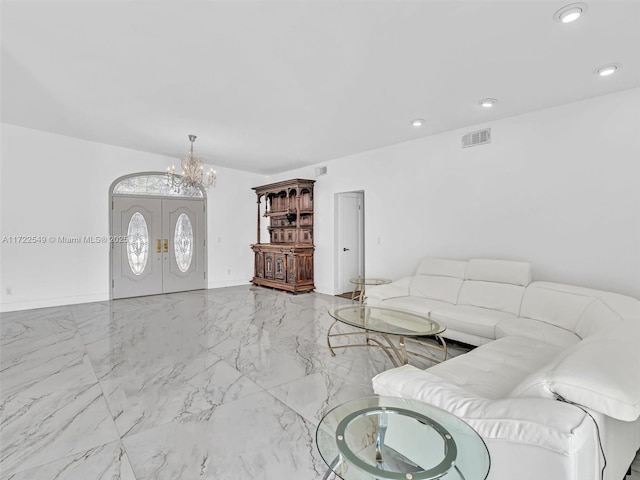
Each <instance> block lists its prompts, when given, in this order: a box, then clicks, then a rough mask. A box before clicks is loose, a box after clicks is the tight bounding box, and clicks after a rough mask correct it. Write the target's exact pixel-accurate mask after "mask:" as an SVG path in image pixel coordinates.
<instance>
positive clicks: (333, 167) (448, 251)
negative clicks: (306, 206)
mask: <svg viewBox="0 0 640 480" xmlns="http://www.w3.org/2000/svg"><path fill="white" fill-rule="evenodd" d="M498 108H499V106H498ZM481 127H491V129H492V143H491V144H490V145H483V146H478V147H474V148H468V149H461V147H460V137H461V136H462V134H463V133H466V132H469V131H473V130H475V129H477V128H481ZM345 135H348V132H345ZM319 165H326V166H328V174H327V175H325V176H321V177H319V178H318V179H317V183H316V190H315V209H316V210H315V211H316V217H315V220H316V223H315V243H316V247H317V249H316V259H315V265H316V286H317V289H318V291H321V292H326V293H331V294H333V293H337V290H336V288H335V278H334V273H335V272H334V196H335V194H336V193H338V192H345V191H353V190H364V192H365V218H366V220H365V237H366V244H365V249H366V262H365V268H366V274H367V275H368V276H383V277H390V278H398V277H401V276H404V275H408V274H411V273H412V272H413V271H414V269H415V267H416V264H417V262H418V260H419V259H420V258H422V257H424V256H436V257H449V258H463V259H466V258H479V257H484V258H503V259H516V260H528V261H530V262H532V263H533V269H534V270H533V272H534V279H537V280H553V281H558V282H566V283H571V284H576V285H583V286H589V287H594V288H601V289H605V290H612V291H617V292H620V293H625V294H629V295H633V296H636V297H640V187H639V185H640V88H636V89H632V90H627V91H623V92H620V93H616V94H612V95H607V96H602V97H597V98H593V99H588V100H584V101H581V102H576V103H571V104H567V105H564V106H561V107H555V108H550V109H545V110H539V111H536V112H533V113H529V114H526V115H521V116H518V117H512V118H508V119H504V120H500V121H495V122H491V123H489V124H486V125H478V126H476V127H469V128H466V129H464V130H458V131H453V132H447V133H443V134H439V135H435V136H431V137H425V138H422V139H418V140H414V141H410V142H405V143H401V144H397V145H392V146H389V147H385V148H380V149H377V150H373V151H368V152H363V153H360V154H357V155H352V156H349V157H345V158H341V159H338V160H335V161H331V162H323V163H321V164H319ZM314 167H315V166H312V167H308V168H302V169H299V170H295V171H289V172H285V173H282V174H280V175H274V176H271V177H270V178H269V182H275V181H278V180H283V179H286V178H315V175H314Z"/></svg>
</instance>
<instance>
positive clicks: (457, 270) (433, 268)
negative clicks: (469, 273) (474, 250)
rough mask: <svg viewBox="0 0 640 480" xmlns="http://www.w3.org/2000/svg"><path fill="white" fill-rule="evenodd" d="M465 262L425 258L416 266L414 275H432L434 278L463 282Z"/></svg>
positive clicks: (465, 268)
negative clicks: (446, 278)
mask: <svg viewBox="0 0 640 480" xmlns="http://www.w3.org/2000/svg"><path fill="white" fill-rule="evenodd" d="M466 270H467V262H463V261H460V260H445V259H442V258H425V259H423V260H422V261H421V262H420V265H418V269H417V270H416V275H433V276H436V277H452V278H459V279H461V280H464V273H465V271H466Z"/></svg>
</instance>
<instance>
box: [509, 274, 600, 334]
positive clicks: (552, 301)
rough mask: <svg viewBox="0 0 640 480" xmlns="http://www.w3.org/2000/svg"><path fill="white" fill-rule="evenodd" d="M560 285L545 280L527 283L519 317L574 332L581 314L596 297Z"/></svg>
mask: <svg viewBox="0 0 640 480" xmlns="http://www.w3.org/2000/svg"><path fill="white" fill-rule="evenodd" d="M559 287H560V288H559ZM561 287H562V285H555V284H552V283H547V282H545V283H542V282H534V283H532V284H531V285H529V286H528V287H527V290H526V292H525V294H524V297H523V299H522V308H521V309H520V317H524V318H533V319H534V320H540V321H542V322H545V323H549V324H551V325H556V326H558V327H561V328H564V329H565V330H569V331H572V332H574V331H575V329H576V326H577V324H578V321H579V320H580V318H581V317H582V314H583V313H584V312H585V311H586V310H587V307H589V305H590V304H591V303H593V302H594V301H595V300H596V298H595V297H593V296H587V295H584V294H581V293H572V292H568V291H565V290H563V289H562V288H561Z"/></svg>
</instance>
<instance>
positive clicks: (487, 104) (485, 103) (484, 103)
mask: <svg viewBox="0 0 640 480" xmlns="http://www.w3.org/2000/svg"><path fill="white" fill-rule="evenodd" d="M497 102H498V100H496V99H495V98H483V99H482V100H480V102H479V103H480V106H481V107H484V108H491V107H493V106H494V105H495V104H496V103H497Z"/></svg>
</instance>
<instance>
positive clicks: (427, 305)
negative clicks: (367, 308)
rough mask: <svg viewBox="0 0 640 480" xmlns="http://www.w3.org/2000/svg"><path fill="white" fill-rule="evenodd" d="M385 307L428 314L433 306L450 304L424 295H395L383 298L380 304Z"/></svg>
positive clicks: (438, 306) (439, 306)
mask: <svg viewBox="0 0 640 480" xmlns="http://www.w3.org/2000/svg"><path fill="white" fill-rule="evenodd" d="M380 306H381V307H385V308H397V309H399V310H408V311H410V312H413V313H417V314H418V315H425V316H426V315H428V314H429V313H430V312H431V311H432V310H433V309H435V308H442V307H448V306H450V304H449V303H447V302H442V301H440V300H432V299H429V298H424V297H396V298H390V299H388V300H385V301H384V302H382V303H381V304H380Z"/></svg>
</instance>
